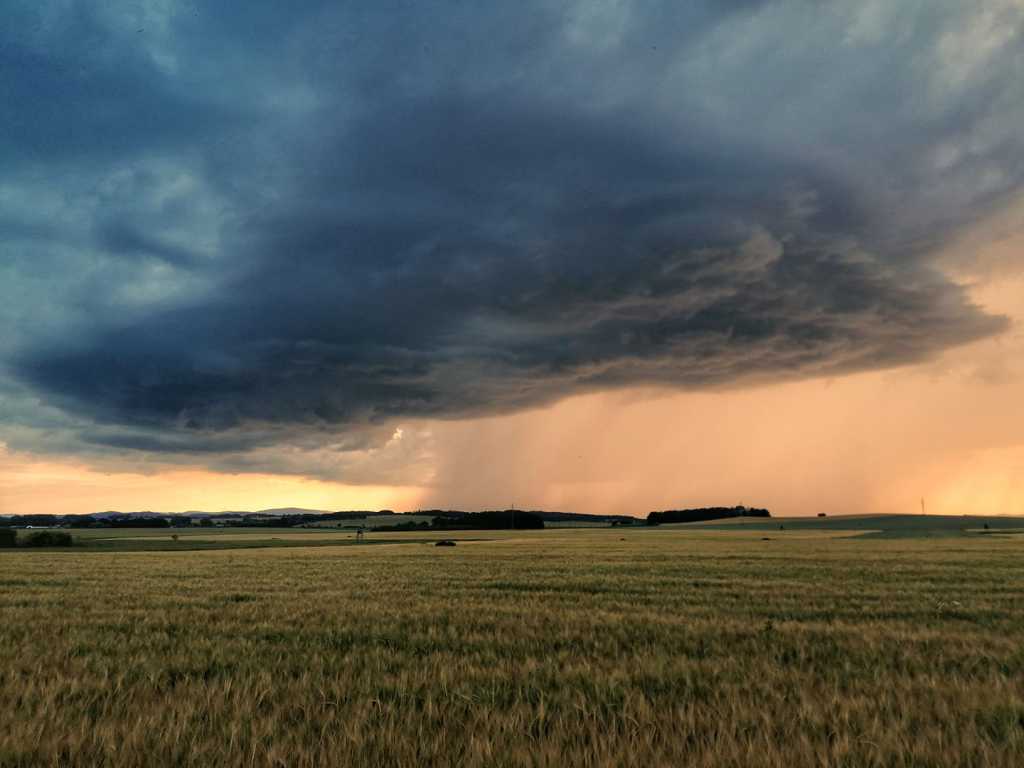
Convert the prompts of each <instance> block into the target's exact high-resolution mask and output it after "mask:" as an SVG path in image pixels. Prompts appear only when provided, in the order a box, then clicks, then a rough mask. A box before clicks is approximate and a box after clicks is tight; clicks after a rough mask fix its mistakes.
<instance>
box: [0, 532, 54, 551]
mask: <svg viewBox="0 0 1024 768" xmlns="http://www.w3.org/2000/svg"><path fill="white" fill-rule="evenodd" d="M71 544H72V539H71V534H70V533H65V532H64V531H30V532H29V533H28V535H25V536H18V533H17V531H15V530H14V529H13V528H0V547H15V546H21V547H70V546H71Z"/></svg>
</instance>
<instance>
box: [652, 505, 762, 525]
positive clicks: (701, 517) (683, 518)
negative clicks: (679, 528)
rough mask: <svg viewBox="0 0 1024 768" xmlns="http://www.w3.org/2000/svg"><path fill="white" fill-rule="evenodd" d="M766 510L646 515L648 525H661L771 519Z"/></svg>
mask: <svg viewBox="0 0 1024 768" xmlns="http://www.w3.org/2000/svg"><path fill="white" fill-rule="evenodd" d="M771 516H772V515H771V513H770V512H769V511H768V510H767V509H758V508H754V507H702V508H699V509H666V510H664V511H662V512H651V513H650V514H649V515H647V524H648V525H661V524H663V523H699V522H702V521H705V520H725V519H728V518H732V517H771Z"/></svg>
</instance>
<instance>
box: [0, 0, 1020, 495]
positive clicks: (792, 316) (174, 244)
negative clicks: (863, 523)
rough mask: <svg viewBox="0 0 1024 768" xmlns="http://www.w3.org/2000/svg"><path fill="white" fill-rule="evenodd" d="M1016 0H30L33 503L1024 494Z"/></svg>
mask: <svg viewBox="0 0 1024 768" xmlns="http://www.w3.org/2000/svg"><path fill="white" fill-rule="evenodd" d="M1021 72H1024V0H976V1H975V2H971V3H964V2H962V0H906V1H905V2H899V3H892V2H890V1H889V0H857V1H856V2H854V1H853V0H850V1H849V2H834V3H812V2H809V1H808V0H728V1H725V0H715V1H712V0H706V1H705V2H701V1H700V0H695V1H694V2H688V3H678V2H674V1H669V0H665V1H663V2H662V1H659V0H647V1H641V0H633V1H632V2H629V1H626V0H587V1H586V2H583V1H578V2H564V1H559V2H545V1H542V0H523V1H522V2H517V3H499V2H474V3H468V2H464V1H455V0H453V1H452V2H422V3H409V2H397V1H395V2H392V1H391V0H378V2H374V3H355V2H316V1H315V0H310V2H304V3H280V2H276V1H273V2H272V1H271V0H266V1H262V0H245V2H242V1H241V0H223V1H222V2H218V3H211V4H199V3H191V2H190V3H185V2H174V1H173V0H142V1H141V2H139V1H137V0H136V1H135V2H117V1H116V0H115V1H111V0H104V1H103V2H99V1H98V0H97V1H95V2H88V1H86V0H31V1H25V2H22V0H12V2H11V3H8V4H7V5H5V22H4V24H3V25H2V27H0V103H3V104H4V105H5V107H4V110H3V113H2V116H0V167H2V168H3V169H4V171H3V174H0V514H14V513H31V512H53V513H87V512H94V511H100V510H105V509H122V510H141V509H151V510H159V511H178V510H186V509H203V510H216V509H236V510H237V509H261V508H270V507H282V506H302V507H311V508H318V509H367V508H380V507H388V508H394V509H416V508H422V507H446V508H471V509H479V508H504V507H508V506H517V507H520V508H546V509H560V510H568V511H577V512H599V513H618V514H636V515H644V514H646V513H647V512H648V511H650V510H652V509H665V508H678V507H689V506H703V505H732V504H747V505H750V506H766V507H768V508H769V509H771V510H772V512H773V513H774V514H779V515H787V514H792V515H811V514H816V513H818V512H826V513H828V514H842V513H846V514H853V513H882V512H886V513H890V512H918V511H920V508H921V503H922V500H923V501H924V503H925V505H926V509H927V511H929V512H936V513H938V512H942V513H949V514H986V515H991V514H1024V408H1022V407H1021V402H1024V354H1022V353H1024V331H1022V330H1021V325H1020V323H1021V321H1022V320H1024V131H1022V130H1021V126H1022V125H1024V78H1021V77H1020V73H1021Z"/></svg>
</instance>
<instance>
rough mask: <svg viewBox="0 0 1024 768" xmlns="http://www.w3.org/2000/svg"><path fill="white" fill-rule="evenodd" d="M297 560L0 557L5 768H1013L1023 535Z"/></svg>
mask: <svg viewBox="0 0 1024 768" xmlns="http://www.w3.org/2000/svg"><path fill="white" fill-rule="evenodd" d="M972 527H977V526H976V525H974V526H972ZM88 533H89V535H90V536H91V535H93V534H94V533H97V532H93V531H90V532H88ZM131 533H134V534H136V536H137V535H138V532H137V531H132V532H131ZM162 533H163V532H162ZM293 533H294V532H293ZM478 533H479V532H478ZM164 535H167V534H164ZM195 535H196V536H199V535H206V536H208V537H209V538H208V541H209V540H210V539H213V544H215V545H216V544H217V541H216V535H217V534H216V533H214V534H210V533H209V532H197V533H196V534H195ZM271 535H275V534H271ZM252 536H254V537H256V536H267V532H266V531H265V530H261V531H259V532H254V533H253V534H252ZM319 536H320V534H318V533H317V532H315V531H314V532H312V533H311V534H310V538H309V539H308V540H306V541H308V542H309V543H315V544H318V545H317V546H292V543H293V542H292V541H288V544H289V546H275V547H265V548H255V549H230V548H221V549H212V550H209V551H153V552H140V551H135V552H131V551H116V550H110V551H105V550H102V549H98V548H96V547H97V546H98V543H97V541H96V540H93V541H90V542H88V543H87V546H82V547H79V548H75V549H72V550H68V551H63V552H57V551H53V552H40V551H35V552H29V551H4V552H2V553H0V616H2V621H0V765H2V766H4V768H8V767H9V766H37V765H54V766H57V765H70V764H73V765H252V766H273V765H287V766H313V765H396V766H421V765H460V766H505V765H507V766H565V765H595V766H596V765H608V766H619V765H623V766H659V765H666V766H667V765H698V766H700V765H723V766H787V767H789V768H791V767H792V766H803V765H815V766H817V765H842V766H1019V765H1022V764H1024V645H1022V644H1021V642H1020V638H1021V637H1024V605H1022V604H1021V601H1020V600H1019V595H1020V593H1021V591H1022V587H1024V575H1022V570H1021V568H1020V562H1021V559H1022V555H1024V537H1016V536H1005V537H1003V536H982V535H974V536H970V535H965V536H962V537H957V538H939V539H924V538H922V539H909V538H894V539H866V538H863V537H857V538H842V537H839V536H837V535H836V534H835V532H834V531H833V532H832V534H831V535H830V536H825V535H822V536H813V535H811V534H810V533H808V532H807V531H802V532H797V531H794V532H793V535H789V526H788V525H787V530H786V531H778V530H777V526H776V530H775V531H773V532H771V533H767V532H765V531H762V530H746V529H744V528H738V529H734V530H731V531H726V530H700V531H696V530H693V529H689V528H687V529H644V530H625V531H623V530H616V529H607V530H552V531H539V532H529V533H525V532H494V533H491V532H487V533H486V538H487V540H477V541H470V540H468V539H469V538H477V539H479V538H482V537H480V536H474V537H470V536H468V535H467V534H459V533H453V532H445V533H443V534H438V536H437V537H444V538H454V539H458V541H459V544H458V546H457V547H455V548H450V549H446V548H437V547H434V546H432V541H431V538H436V537H429V536H426V535H423V534H375V535H374V536H373V537H372V539H371V540H377V541H379V542H380V544H379V545H376V546H362V545H358V546H353V545H350V544H347V543H344V542H340V543H339V542H338V541H334V542H328V543H326V544H325V543H323V540H322V538H318V537H319ZM764 536H768V537H770V540H769V541H763V540H762V538H763V537H764ZM192 537H193V534H192V532H189V534H188V536H187V537H186V536H182V537H181V539H182V540H184V539H186V538H189V539H191V538H192ZM117 538H118V539H121V540H122V545H123V546H129V545H130V544H131V542H130V541H129V540H128V537H117ZM197 541H198V539H197ZM254 541H255V539H254ZM302 541H303V540H299V541H298V542H296V543H297V544H301V543H302ZM134 543H136V544H137V543H138V542H134ZM143 543H145V542H143ZM160 543H161V544H166V542H160ZM178 543H179V544H180V543H181V542H180V541H179V542H178ZM238 543H239V542H238V541H237V540H231V541H228V540H225V541H224V542H223V543H221V544H220V545H219V546H221V547H228V546H235V545H236V544H238Z"/></svg>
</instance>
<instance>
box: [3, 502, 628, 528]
mask: <svg viewBox="0 0 1024 768" xmlns="http://www.w3.org/2000/svg"><path fill="white" fill-rule="evenodd" d="M425 517H426V518H434V519H437V520H438V521H439V522H438V524H437V527H448V528H494V527H513V528H520V527H543V523H545V522H550V523H566V522H569V523H572V522H575V523H586V524H591V525H601V524H607V525H612V524H615V525H621V524H637V523H639V522H640V521H639V520H637V519H636V518H634V517H628V516H625V515H588V514H577V513H574V512H546V511H543V510H530V511H523V510H484V511H482V512H467V511H463V510H454V509H445V510H442V509H421V510H416V511H415V512H412V511H410V512H402V513H397V512H394V511H392V510H390V509H380V510H367V509H364V510H341V511H336V512H332V511H328V510H322V509H304V508H301V507H278V508H273V509H261V510H258V511H255V512H248V511H235V510H232V511H221V512H204V511H200V510H189V511H187V512H154V511H151V510H143V511H138V512H119V511H117V510H106V511H104V512H96V513H93V514H88V515H45V514H39V515H8V516H0V526H26V525H31V526H43V527H45V526H54V527H56V526H61V527H72V528H88V527H111V528H139V527H147V526H148V527H161V528H163V527H168V526H172V527H175V526H185V527H188V526H190V525H193V524H201V525H211V524H216V525H231V526H252V527H294V526H300V525H307V524H316V523H326V522H330V521H350V520H368V519H369V518H374V519H375V521H379V520H380V519H382V518H383V519H385V520H386V521H387V522H386V523H385V525H388V526H391V525H394V526H396V527H399V528H406V527H409V525H411V523H405V522H403V518H406V519H410V518H413V519H419V520H422V519H423V518H425ZM392 520H393V521H394V522H393V523H392V522H391V521H392ZM536 523H540V525H537V524H536Z"/></svg>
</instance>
